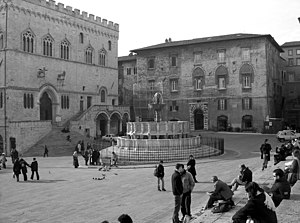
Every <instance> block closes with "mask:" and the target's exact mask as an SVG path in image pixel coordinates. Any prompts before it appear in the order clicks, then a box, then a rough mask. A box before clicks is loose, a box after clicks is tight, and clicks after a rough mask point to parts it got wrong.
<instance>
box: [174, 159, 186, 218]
mask: <svg viewBox="0 0 300 223" xmlns="http://www.w3.org/2000/svg"><path fill="white" fill-rule="evenodd" d="M183 168H184V166H183V164H181V163H177V164H176V166H175V171H174V173H173V174H172V177H171V183H172V191H173V195H174V198H175V207H174V212H173V217H172V222H173V223H179V222H180V221H179V217H178V215H179V210H180V206H181V198H182V194H183V185H182V180H181V173H182V172H183Z"/></svg>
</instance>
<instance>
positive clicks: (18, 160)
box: [11, 149, 40, 182]
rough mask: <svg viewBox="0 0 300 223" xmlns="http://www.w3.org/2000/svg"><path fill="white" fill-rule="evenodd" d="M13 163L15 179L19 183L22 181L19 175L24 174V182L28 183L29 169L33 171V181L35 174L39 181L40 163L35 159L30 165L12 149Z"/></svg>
mask: <svg viewBox="0 0 300 223" xmlns="http://www.w3.org/2000/svg"><path fill="white" fill-rule="evenodd" d="M11 161H12V163H13V178H16V179H17V182H19V181H20V178H19V175H20V174H21V173H22V175H23V179H24V181H27V179H28V178H27V167H30V169H31V177H30V179H31V180H33V178H34V174H35V175H36V179H37V180H39V179H40V176H39V172H38V162H37V160H36V158H35V157H34V158H33V160H32V162H31V164H30V165H29V164H28V163H27V162H26V161H25V159H24V158H23V157H22V155H19V153H18V151H17V150H16V149H12V151H11Z"/></svg>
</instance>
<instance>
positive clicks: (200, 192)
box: [192, 190, 207, 194]
mask: <svg viewBox="0 0 300 223" xmlns="http://www.w3.org/2000/svg"><path fill="white" fill-rule="evenodd" d="M206 192H207V190H206V191H203V190H193V192H192V193H193V194H206Z"/></svg>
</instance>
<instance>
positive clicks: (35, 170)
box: [30, 158, 40, 180]
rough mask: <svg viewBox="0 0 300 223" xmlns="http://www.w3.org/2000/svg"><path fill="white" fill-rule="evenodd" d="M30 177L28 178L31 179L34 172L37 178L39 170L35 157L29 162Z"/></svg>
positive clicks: (38, 177)
mask: <svg viewBox="0 0 300 223" xmlns="http://www.w3.org/2000/svg"><path fill="white" fill-rule="evenodd" d="M30 167H31V177H30V179H31V180H33V176H34V173H35V174H36V179H37V180H39V179H40V176H39V172H38V162H37V161H36V158H33V161H32V162H31V165H30Z"/></svg>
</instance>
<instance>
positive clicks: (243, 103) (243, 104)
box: [242, 98, 245, 110]
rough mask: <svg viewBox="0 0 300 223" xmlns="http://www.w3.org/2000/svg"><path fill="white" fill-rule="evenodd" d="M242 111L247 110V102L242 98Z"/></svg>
mask: <svg viewBox="0 0 300 223" xmlns="http://www.w3.org/2000/svg"><path fill="white" fill-rule="evenodd" d="M242 109H243V110H245V101H244V98H242Z"/></svg>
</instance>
